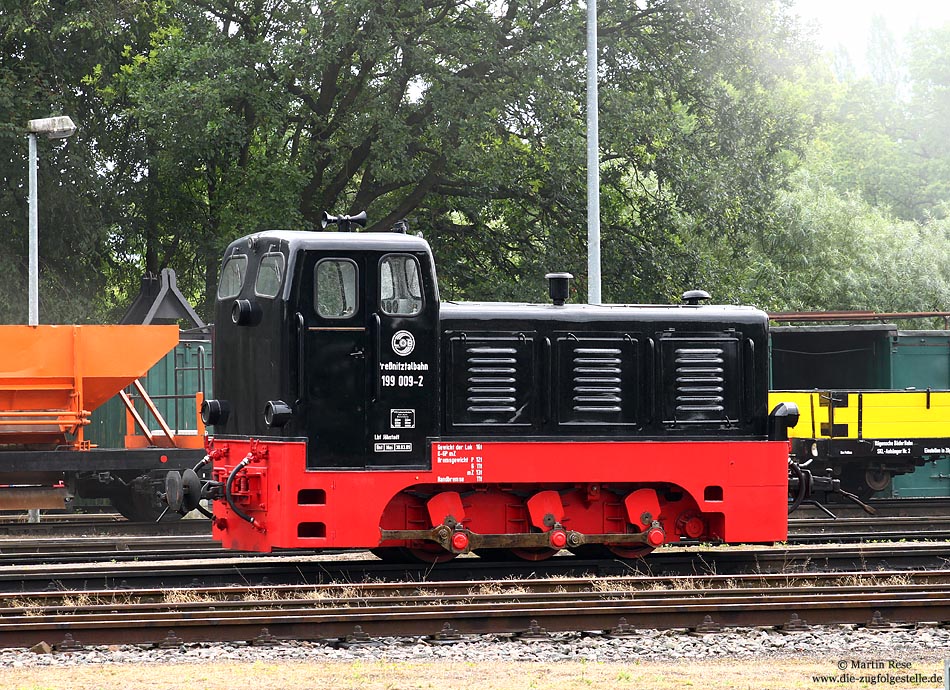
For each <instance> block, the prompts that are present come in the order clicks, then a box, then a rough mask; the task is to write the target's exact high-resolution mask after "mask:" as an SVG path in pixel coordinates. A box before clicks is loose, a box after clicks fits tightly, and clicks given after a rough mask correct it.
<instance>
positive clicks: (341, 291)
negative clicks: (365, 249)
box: [314, 259, 359, 319]
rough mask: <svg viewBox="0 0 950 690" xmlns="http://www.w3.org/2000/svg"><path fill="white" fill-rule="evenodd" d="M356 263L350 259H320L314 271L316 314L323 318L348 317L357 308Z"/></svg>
mask: <svg viewBox="0 0 950 690" xmlns="http://www.w3.org/2000/svg"><path fill="white" fill-rule="evenodd" d="M358 275H359V273H358V270H357V268H356V264H355V263H354V262H353V261H351V260H350V259H322V260H321V261H319V262H318V263H317V268H316V270H315V271H314V276H315V280H314V293H315V295H314V296H315V303H316V307H317V314H318V315H319V316H321V317H323V318H324V319H348V318H349V317H351V316H353V314H355V313H356V309H357V306H358V305H357V277H358Z"/></svg>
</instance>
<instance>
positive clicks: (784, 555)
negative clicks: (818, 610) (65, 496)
mask: <svg viewBox="0 0 950 690" xmlns="http://www.w3.org/2000/svg"><path fill="white" fill-rule="evenodd" d="M948 554H950V544H948V543H946V542H923V543H904V544H899V545H894V544H886V543H884V544H856V545H835V546H800V547H747V548H736V547H711V548H705V547H686V548H682V549H681V548H664V549H660V550H659V551H657V552H656V553H654V554H652V555H651V556H650V557H649V558H647V559H644V560H640V561H632V562H630V561H616V560H614V561H611V560H587V559H579V558H574V557H570V556H564V557H555V558H552V559H549V560H547V561H542V562H491V561H484V560H482V559H479V558H459V559H456V560H455V561H453V562H450V563H443V564H440V565H438V566H435V567H433V566H424V565H418V566H405V565H400V566H397V565H393V564H388V563H383V562H381V561H379V560H377V559H375V558H373V557H371V556H369V555H368V554H360V553H346V554H307V553H296V552H288V553H285V554H278V555H274V554H270V555H268V554H253V555H246V554H245V555H236V554H234V553H232V552H229V553H226V554H225V553H223V552H222V553H218V554H216V557H214V558H204V557H200V554H199V557H198V558H190V557H188V556H187V554H178V557H177V558H176V559H174V560H164V561H135V560H130V561H125V562H109V561H106V562H96V563H55V564H44V565H32V566H30V565H27V566H24V565H20V564H16V565H0V592H20V593H22V592H35V591H42V590H62V591H88V590H110V589H141V588H146V587H152V588H172V589H173V588H182V587H202V586H203V587H209V586H235V585H256V586H274V585H302V584H322V583H330V582H348V583H359V582H364V581H368V580H379V581H396V580H408V581H415V582H422V581H430V582H438V581H445V580H480V579H485V578H493V579H507V578H512V577H514V578H525V577H531V576H545V577H582V576H586V577H591V576H614V575H625V574H634V573H642V574H645V575H650V576H653V577H663V576H668V575H684V574H702V575H706V574H723V575H739V574H747V573H786V574H787V573H818V572H840V571H848V570H882V569H902V570H919V569H924V568H941V567H944V566H946V564H947V562H948V560H950V556H948Z"/></svg>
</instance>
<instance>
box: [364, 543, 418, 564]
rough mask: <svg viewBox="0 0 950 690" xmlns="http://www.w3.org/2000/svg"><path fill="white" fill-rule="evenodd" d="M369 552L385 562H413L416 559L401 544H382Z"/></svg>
mask: <svg viewBox="0 0 950 690" xmlns="http://www.w3.org/2000/svg"><path fill="white" fill-rule="evenodd" d="M369 552H370V553H371V554H373V555H374V556H376V558H378V559H379V560H381V561H383V562H385V563H411V562H412V561H413V560H414V559H412V558H411V557H410V555H409V554H408V553H406V549H404V548H402V547H399V546H380V547H379V548H376V549H370V550H369Z"/></svg>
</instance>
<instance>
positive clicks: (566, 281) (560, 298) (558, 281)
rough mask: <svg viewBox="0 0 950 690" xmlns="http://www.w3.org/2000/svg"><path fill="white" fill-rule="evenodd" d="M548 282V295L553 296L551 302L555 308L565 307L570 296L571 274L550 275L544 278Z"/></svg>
mask: <svg viewBox="0 0 950 690" xmlns="http://www.w3.org/2000/svg"><path fill="white" fill-rule="evenodd" d="M544 277H545V278H546V279H547V281H548V294H549V295H551V301H552V302H554V305H555V306H558V307H560V306H563V305H564V302H566V301H567V297H568V295H569V294H570V283H571V278H573V277H574V276H573V275H571V274H570V273H548V274H547V275H546V276H544Z"/></svg>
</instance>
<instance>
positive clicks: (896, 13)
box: [795, 0, 950, 71]
mask: <svg viewBox="0 0 950 690" xmlns="http://www.w3.org/2000/svg"><path fill="white" fill-rule="evenodd" d="M795 9H796V10H797V12H798V14H799V16H801V17H802V19H803V20H804V21H805V22H814V23H815V24H816V26H817V29H818V33H817V36H818V39H819V42H820V44H821V45H823V46H824V47H825V48H826V49H827V50H829V51H833V50H835V49H837V48H838V46H844V48H845V49H846V50H847V51H848V53H849V54H850V56H851V59H852V61H853V62H854V65H855V67H856V68H857V69H858V70H859V71H863V66H864V64H865V53H866V51H867V40H868V36H869V35H870V31H871V18H872V17H874V16H875V15H880V16H882V17H883V18H884V19H885V21H886V22H887V25H888V27H889V28H890V30H891V32H892V33H893V34H894V37H895V38H896V39H898V41H900V40H901V39H903V37H904V35H905V34H906V33H907V32H908V31H909V30H910V29H914V28H935V27H938V26H943V25H944V24H947V23H950V0H795Z"/></svg>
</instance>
